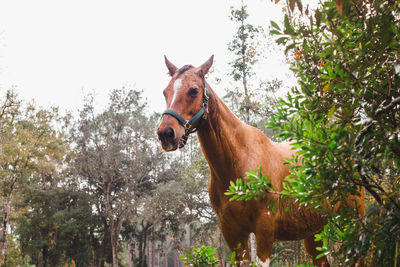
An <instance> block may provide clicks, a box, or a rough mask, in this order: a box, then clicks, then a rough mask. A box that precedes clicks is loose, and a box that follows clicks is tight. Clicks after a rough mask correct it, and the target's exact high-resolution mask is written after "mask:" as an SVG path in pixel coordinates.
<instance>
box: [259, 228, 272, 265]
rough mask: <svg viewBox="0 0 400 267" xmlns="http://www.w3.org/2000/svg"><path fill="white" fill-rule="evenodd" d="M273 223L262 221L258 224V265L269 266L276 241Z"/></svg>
mask: <svg viewBox="0 0 400 267" xmlns="http://www.w3.org/2000/svg"><path fill="white" fill-rule="evenodd" d="M273 229H274V228H273V225H272V224H269V225H268V224H267V223H265V222H264V223H262V224H260V225H257V231H256V241H257V258H258V259H257V265H258V266H261V267H269V264H270V256H271V253H272V244H273V243H274V231H273Z"/></svg>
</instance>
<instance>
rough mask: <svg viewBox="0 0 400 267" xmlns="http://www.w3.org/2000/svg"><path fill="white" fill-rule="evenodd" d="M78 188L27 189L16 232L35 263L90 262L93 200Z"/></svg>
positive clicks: (86, 263) (49, 264)
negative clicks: (22, 211)
mask: <svg viewBox="0 0 400 267" xmlns="http://www.w3.org/2000/svg"><path fill="white" fill-rule="evenodd" d="M76 189H77V188H68V187H65V186H62V187H47V188H40V187H38V186H37V185H31V187H30V188H28V189H27V190H26V192H25V193H24V195H23V200H22V201H21V202H22V203H21V204H20V206H21V208H23V209H24V210H26V211H25V212H24V213H23V215H21V216H18V217H17V219H16V222H17V224H16V225H17V227H16V230H15V232H16V234H17V235H18V237H19V240H20V245H21V250H22V253H23V255H30V258H32V261H33V262H35V263H36V266H60V265H63V264H64V263H65V262H72V261H74V262H75V263H76V264H77V265H79V266H88V265H89V263H90V261H91V247H90V245H91V244H90V231H89V229H91V228H93V223H92V216H91V215H92V214H91V213H92V210H91V201H90V200H89V199H88V196H87V195H86V194H85V193H84V192H82V191H78V190H76ZM40 258H41V259H40Z"/></svg>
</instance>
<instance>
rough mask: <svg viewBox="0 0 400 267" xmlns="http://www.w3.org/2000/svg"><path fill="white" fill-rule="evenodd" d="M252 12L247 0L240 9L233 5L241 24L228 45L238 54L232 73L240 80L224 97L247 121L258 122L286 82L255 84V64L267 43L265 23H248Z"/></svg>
mask: <svg viewBox="0 0 400 267" xmlns="http://www.w3.org/2000/svg"><path fill="white" fill-rule="evenodd" d="M248 17H249V14H248V12H247V7H246V6H245V5H244V3H243V0H242V1H241V6H240V8H239V9H235V8H234V7H231V16H230V19H231V20H232V21H233V22H235V23H237V24H238V27H237V30H236V34H235V35H234V37H233V40H232V41H231V42H230V43H229V44H228V49H229V51H231V52H232V53H233V54H234V57H235V58H234V60H233V61H232V62H230V65H231V72H230V76H231V77H232V78H233V80H234V81H235V82H236V83H237V84H239V85H237V84H235V85H234V86H233V87H232V88H233V89H228V90H227V93H226V95H225V96H224V99H225V100H226V101H228V103H229V106H230V108H231V109H232V111H233V112H234V113H235V114H237V115H238V116H240V117H241V118H242V119H243V120H244V121H245V122H246V123H247V124H255V123H256V122H257V121H258V120H260V119H265V117H266V116H268V117H269V116H270V115H271V113H272V109H271V107H272V106H273V105H274V104H275V98H274V96H273V93H275V92H276V91H277V90H278V89H279V88H280V87H281V85H282V82H281V81H279V80H273V81H268V82H265V81H263V82H258V83H257V85H256V86H255V85H254V83H255V81H254V80H255V78H256V73H255V71H254V66H255V65H256V64H257V62H258V61H259V60H260V58H261V55H262V52H263V47H264V46H265V43H266V38H265V35H264V30H263V28H262V27H255V26H253V25H252V24H249V23H247V19H248Z"/></svg>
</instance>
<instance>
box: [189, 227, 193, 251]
mask: <svg viewBox="0 0 400 267" xmlns="http://www.w3.org/2000/svg"><path fill="white" fill-rule="evenodd" d="M192 246H193V224H189V247H190V248H191V247H192Z"/></svg>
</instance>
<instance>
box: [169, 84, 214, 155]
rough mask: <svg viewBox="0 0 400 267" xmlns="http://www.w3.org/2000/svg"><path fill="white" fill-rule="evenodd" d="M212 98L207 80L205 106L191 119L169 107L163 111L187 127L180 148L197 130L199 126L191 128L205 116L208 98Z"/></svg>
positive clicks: (204, 96)
mask: <svg viewBox="0 0 400 267" xmlns="http://www.w3.org/2000/svg"><path fill="white" fill-rule="evenodd" d="M209 98H210V92H209V91H208V89H207V85H206V82H205V81H204V95H203V106H202V107H201V109H200V110H199V111H198V112H197V113H196V114H195V115H194V116H193V117H192V118H191V119H190V120H185V119H184V118H182V116H180V115H179V114H178V113H176V112H175V111H174V110H172V109H167V110H165V111H164V112H163V114H162V115H163V116H164V115H166V114H167V115H171V116H172V117H174V118H175V119H177V120H178V122H179V123H180V124H181V125H182V126H183V127H184V128H185V134H184V136H182V140H181V142H180V144H179V148H182V147H184V146H185V144H186V141H187V139H188V137H189V134H191V133H194V132H195V131H197V128H195V129H191V128H192V125H193V124H194V123H195V122H196V121H197V120H199V119H200V118H201V117H203V115H204V113H205V112H206V107H207V102H208V99H209Z"/></svg>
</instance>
